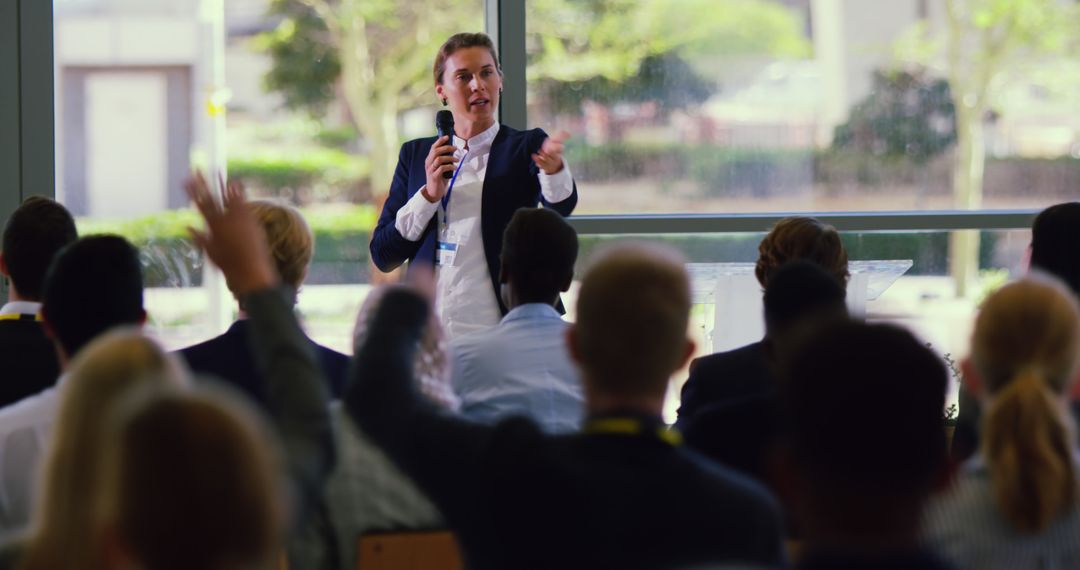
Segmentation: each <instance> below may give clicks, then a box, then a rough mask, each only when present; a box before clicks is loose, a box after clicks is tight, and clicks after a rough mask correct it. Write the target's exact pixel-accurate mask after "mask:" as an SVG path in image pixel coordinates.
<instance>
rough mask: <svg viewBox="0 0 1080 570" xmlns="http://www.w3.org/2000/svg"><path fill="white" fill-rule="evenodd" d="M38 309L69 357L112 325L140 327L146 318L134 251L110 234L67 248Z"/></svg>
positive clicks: (48, 279)
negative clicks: (138, 325)
mask: <svg viewBox="0 0 1080 570" xmlns="http://www.w3.org/2000/svg"><path fill="white" fill-rule="evenodd" d="M41 310H42V313H43V314H44V316H45V320H46V321H48V324H49V327H50V328H51V329H52V331H53V334H54V335H55V337H56V339H57V341H58V342H59V343H60V346H61V348H62V349H63V350H64V352H65V353H66V354H67V356H68V357H72V356H74V355H75V354H77V353H78V352H79V350H81V349H82V348H83V347H84V346H86V345H87V344H88V343H89V342H90V341H91V340H93V339H94V338H95V337H97V336H98V335H100V334H101V333H103V332H105V331H107V330H109V329H111V328H113V327H115V326H119V325H137V324H140V323H141V322H142V320H143V318H144V316H145V313H144V312H143V288H142V267H141V266H140V264H139V253H138V251H136V250H135V248H134V247H132V246H131V244H130V243H128V242H127V240H125V239H124V238H122V237H120V236H112V235H99V236H90V237H85V238H82V239H80V240H78V241H76V242H75V243H72V244H71V245H69V246H67V247H65V248H64V249H63V250H61V251H60V253H59V254H58V255H57V257H56V259H55V260H54V262H53V264H52V266H51V267H49V272H48V275H47V277H46V279H45V289H44V294H43V295H42V308H41Z"/></svg>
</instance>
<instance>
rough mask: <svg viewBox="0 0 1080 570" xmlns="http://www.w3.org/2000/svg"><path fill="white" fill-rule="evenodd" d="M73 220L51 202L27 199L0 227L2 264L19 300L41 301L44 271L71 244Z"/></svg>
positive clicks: (64, 209)
mask: <svg viewBox="0 0 1080 570" xmlns="http://www.w3.org/2000/svg"><path fill="white" fill-rule="evenodd" d="M76 238H78V233H77V232H76V230H75V219H74V218H72V217H71V212H68V211H67V208H65V207H63V206H62V205H60V204H59V203H58V202H56V201H54V200H50V199H48V198H45V197H43V196H31V197H29V198H27V199H26V200H24V201H23V203H22V204H21V205H20V206H19V207H18V208H16V210H15V211H14V212H13V213H12V214H11V217H10V218H8V221H7V225H6V226H4V243H3V246H2V247H3V252H4V263H5V264H7V271H8V276H9V277H10V278H11V283H12V285H14V287H15V289H16V290H17V291H18V292H19V295H20V296H21V297H24V298H26V299H28V300H35V301H36V300H39V299H41V289H42V286H43V285H44V283H45V272H46V271H47V270H48V269H49V263H51V262H52V260H53V257H55V256H56V252H58V251H60V249H62V248H63V247H64V246H65V245H68V244H69V243H71V242H73V241H75V239H76Z"/></svg>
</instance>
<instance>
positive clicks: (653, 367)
mask: <svg viewBox="0 0 1080 570" xmlns="http://www.w3.org/2000/svg"><path fill="white" fill-rule="evenodd" d="M689 316H690V282H689V279H688V278H687V275H686V270H685V269H684V263H683V260H682V256H681V255H680V254H679V253H678V252H677V251H674V250H672V249H669V248H666V247H659V246H653V245H644V244H641V245H622V246H616V247H614V248H611V249H609V250H607V251H606V252H604V253H601V254H600V255H599V256H597V258H596V259H595V260H594V261H593V263H592V265H591V267H590V268H589V270H588V271H587V272H586V274H585V277H584V278H583V279H582V281H581V289H580V290H579V291H578V300H577V317H576V323H575V325H574V331H575V332H574V336H575V339H576V344H577V347H576V353H577V358H578V360H579V361H580V364H581V366H582V369H583V372H584V378H585V382H586V384H587V386H586V387H587V388H591V389H594V390H596V391H597V392H604V393H607V394H612V395H617V396H658V395H662V394H663V393H664V390H665V389H666V387H667V382H668V379H669V376H670V375H671V374H672V373H673V372H675V370H676V369H678V367H679V366H680V364H681V363H682V362H683V361H684V359H685V358H686V356H687V348H688V346H689V344H688V343H689V341H688V340H687V334H686V331H687V323H688V321H689V318H690V317H689Z"/></svg>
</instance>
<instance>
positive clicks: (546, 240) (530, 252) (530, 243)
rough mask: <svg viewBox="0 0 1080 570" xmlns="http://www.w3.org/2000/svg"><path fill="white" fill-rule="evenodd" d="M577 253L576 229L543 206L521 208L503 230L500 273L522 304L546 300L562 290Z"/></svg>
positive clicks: (567, 281)
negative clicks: (503, 275) (501, 272)
mask: <svg viewBox="0 0 1080 570" xmlns="http://www.w3.org/2000/svg"><path fill="white" fill-rule="evenodd" d="M577 254H578V239H577V232H575V231H574V228H572V227H570V224H568V223H566V220H564V219H563V217H562V216H560V215H559V214H558V213H556V212H553V211H551V210H548V209H546V208H521V209H520V210H518V211H516V212H514V216H513V217H512V218H510V223H509V224H508V225H507V226H506V231H505V232H503V245H502V255H501V257H500V259H501V263H502V268H503V273H504V274H505V276H506V278H507V279H509V281H510V284H511V285H512V286H513V288H514V293H515V294H516V295H517V296H518V298H519V299H520V300H521V302H522V303H550V302H551V301H552V299H553V298H554V297H555V296H556V295H558V294H559V292H561V291H564V290H565V289H566V287H567V286H568V285H569V284H570V281H571V280H572V279H573V278H574V262H575V261H577Z"/></svg>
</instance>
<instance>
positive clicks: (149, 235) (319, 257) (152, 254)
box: [76, 205, 378, 287]
mask: <svg viewBox="0 0 1080 570" xmlns="http://www.w3.org/2000/svg"><path fill="white" fill-rule="evenodd" d="M301 211H302V212H303V214H304V218H305V219H306V220H307V222H308V225H309V226H311V231H312V233H313V234H314V235H315V256H314V259H312V265H311V271H310V278H309V280H308V282H309V283H312V284H324V283H350V282H352V283H355V282H357V281H358V280H360V281H366V280H367V279H368V278H369V274H368V241H369V240H370V235H371V230H372V229H374V227H375V222H376V219H377V217H378V212H376V211H375V208H374V207H373V206H371V205H349V206H343V207H335V208H332V209H328V208H301ZM76 222H77V225H78V229H79V234H80V235H92V234H103V233H108V234H116V235H121V236H124V237H125V238H127V239H128V240H129V241H130V242H131V243H132V244H134V245H135V246H136V247H138V248H139V255H140V258H141V260H142V264H143V282H144V284H145V285H146V286H147V287H193V286H199V285H201V284H202V269H203V257H202V254H201V252H199V251H198V250H197V249H196V248H195V246H194V244H192V242H191V240H190V238H189V237H188V232H187V228H188V227H198V226H199V225H200V224H201V221H200V219H199V216H198V214H197V213H195V211H194V210H192V209H183V210H165V211H162V212H159V213H156V214H151V215H148V216H142V217H139V218H133V219H126V220H91V219H86V218H80V219H78V220H76Z"/></svg>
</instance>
